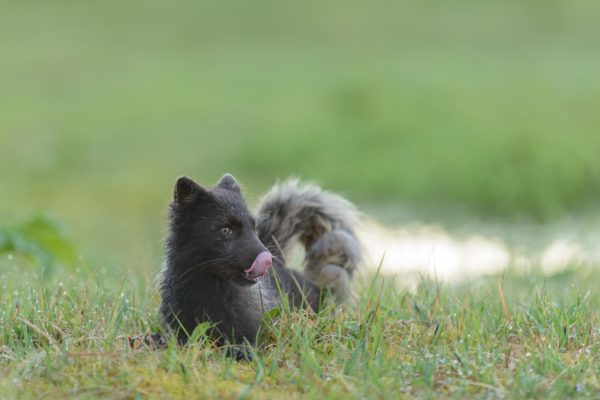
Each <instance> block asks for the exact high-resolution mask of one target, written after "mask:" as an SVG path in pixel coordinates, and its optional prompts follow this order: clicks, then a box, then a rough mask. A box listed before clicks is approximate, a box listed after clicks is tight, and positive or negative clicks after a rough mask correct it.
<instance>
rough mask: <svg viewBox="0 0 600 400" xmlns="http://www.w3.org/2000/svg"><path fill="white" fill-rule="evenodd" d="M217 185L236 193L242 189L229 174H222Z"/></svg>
mask: <svg viewBox="0 0 600 400" xmlns="http://www.w3.org/2000/svg"><path fill="white" fill-rule="evenodd" d="M217 186H218V187H221V188H223V189H227V190H232V191H234V192H238V193H241V191H242V189H241V188H240V184H239V183H238V182H237V181H236V180H235V178H234V177H233V175H231V174H225V175H223V177H222V178H221V180H220V181H219V183H218V184H217Z"/></svg>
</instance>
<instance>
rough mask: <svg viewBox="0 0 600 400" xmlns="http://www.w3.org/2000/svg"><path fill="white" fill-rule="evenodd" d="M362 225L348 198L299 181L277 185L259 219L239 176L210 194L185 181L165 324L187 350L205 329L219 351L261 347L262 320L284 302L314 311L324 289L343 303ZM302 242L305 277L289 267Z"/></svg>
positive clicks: (169, 260)
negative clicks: (230, 346) (287, 259)
mask: <svg viewBox="0 0 600 400" xmlns="http://www.w3.org/2000/svg"><path fill="white" fill-rule="evenodd" d="M357 219H358V218H357V212H356V209H355V207H354V206H353V205H352V204H351V203H350V202H348V201H347V200H345V199H344V198H342V197H340V196H338V195H335V194H331V193H328V192H325V191H323V190H321V189H320V188H319V187H317V186H315V185H311V184H301V183H299V182H298V181H297V180H288V181H286V182H284V183H282V184H278V185H276V186H274V187H273V188H272V189H271V190H270V191H269V192H268V193H267V194H266V195H265V196H264V197H263V199H262V200H261V201H260V204H259V207H258V213H257V216H256V217H254V216H253V215H252V213H251V212H250V211H249V210H248V207H247V206H246V202H245V200H244V198H243V196H242V191H241V188H240V185H239V184H238V182H237V181H236V180H235V178H234V177H233V176H231V175H225V176H223V178H221V179H220V181H219V182H218V183H217V185H216V186H214V187H211V188H205V187H202V186H200V185H198V184H197V183H196V182H194V181H193V180H191V179H190V178H188V177H181V178H179V179H177V182H176V183H175V190H174V198H173V202H172V203H171V205H170V230H169V235H168V238H167V241H166V246H167V256H166V264H165V268H164V270H163V273H162V279H161V284H160V292H161V296H162V304H161V314H162V317H163V318H164V320H165V322H166V323H167V324H168V325H169V327H170V328H171V329H173V331H175V332H176V333H177V337H178V340H179V342H180V343H186V342H187V340H188V336H189V334H191V332H192V331H193V330H194V328H195V327H196V326H197V325H198V324H199V323H202V322H206V321H208V322H210V323H211V326H212V328H211V330H210V334H211V335H212V337H213V338H214V339H215V340H216V341H217V342H218V343H219V344H242V343H245V342H249V343H255V340H256V337H257V332H258V330H259V328H260V325H261V323H262V320H263V318H262V316H263V313H264V312H266V311H268V310H270V309H272V308H274V307H277V306H278V305H279V304H281V302H282V296H285V297H287V301H288V302H289V304H290V305H291V306H292V307H309V308H311V309H313V310H315V311H318V310H319V308H320V306H321V299H322V296H321V292H322V290H323V289H330V290H331V291H333V293H334V294H335V297H336V299H337V300H342V299H343V298H344V297H345V296H346V294H347V292H348V285H349V283H350V279H351V277H352V274H353V272H354V270H355V269H356V267H357V264H358V263H359V260H360V256H361V252H360V245H359V242H358V240H357V239H356V235H355V232H354V229H355V225H356V222H357ZM295 243H300V244H301V245H302V246H303V247H304V249H305V259H304V265H303V267H304V270H303V273H301V272H298V271H295V270H291V269H288V268H287V267H286V265H285V263H284V258H285V254H286V252H287V251H289V249H290V248H291V247H292V246H293V245H294V244H295Z"/></svg>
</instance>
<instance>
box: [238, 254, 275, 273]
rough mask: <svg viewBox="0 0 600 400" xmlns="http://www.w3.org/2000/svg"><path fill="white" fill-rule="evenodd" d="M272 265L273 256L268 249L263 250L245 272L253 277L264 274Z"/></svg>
mask: <svg viewBox="0 0 600 400" xmlns="http://www.w3.org/2000/svg"><path fill="white" fill-rule="evenodd" d="M271 265H273V256H272V255H271V253H269V252H268V251H263V252H262V253H260V254H259V255H258V256H257V257H256V260H254V262H253V263H252V266H251V267H250V268H248V269H247V270H245V271H244V272H245V273H246V274H247V275H249V276H251V277H256V276H263V275H264V274H266V273H267V271H268V270H269V268H271Z"/></svg>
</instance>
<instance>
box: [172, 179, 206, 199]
mask: <svg viewBox="0 0 600 400" xmlns="http://www.w3.org/2000/svg"><path fill="white" fill-rule="evenodd" d="M204 191H205V190H204V189H203V188H202V187H201V186H200V185H198V184H197V183H196V182H194V181H193V180H192V179H191V178H188V177H187V176H181V177H179V178H177V181H176V182H175V189H174V190H173V199H174V200H175V202H176V203H179V204H181V203H189V202H190V200H192V199H194V198H195V197H196V196H197V194H198V193H200V192H204Z"/></svg>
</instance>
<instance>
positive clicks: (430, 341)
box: [0, 260, 600, 399]
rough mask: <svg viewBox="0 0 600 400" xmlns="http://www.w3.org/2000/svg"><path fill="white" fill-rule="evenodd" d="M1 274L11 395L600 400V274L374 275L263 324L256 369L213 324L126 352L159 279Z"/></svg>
mask: <svg viewBox="0 0 600 400" xmlns="http://www.w3.org/2000/svg"><path fill="white" fill-rule="evenodd" d="M12 261H13V262H14V261H15V260H12ZM1 279H2V282H3V290H2V293H1V294H0V300H1V301H0V304H2V306H1V307H2V308H1V309H0V321H1V325H0V376H1V378H0V397H3V398H20V399H22V398H62V397H77V398H97V397H102V398H275V397H276V398H318V399H321V398H402V397H405V398H412V397H414V396H419V397H422V398H439V397H440V396H444V397H446V396H448V397H452V398H464V397H465V396H475V397H492V398H497V397H505V398H524V397H528V398H532V397H533V398H535V397H544V398H565V397H577V396H587V397H597V396H600V359H599V354H600V353H599V349H600V325H599V324H598V313H597V310H598V309H599V306H600V296H599V295H598V292H597V290H595V288H596V287H597V285H598V283H599V282H600V275H599V274H598V272H597V270H596V269H585V268H573V269H569V270H566V271H563V272H561V273H560V274H557V275H554V276H550V277H544V276H543V275H541V274H538V273H537V272H536V271H535V270H534V269H533V270H530V271H528V272H517V271H509V272H506V273H504V274H502V275H501V276H491V277H487V278H483V279H479V280H477V281H472V282H463V283H460V284H453V285H449V284H441V283H439V282H438V283H436V282H435V281H430V280H425V279H423V280H422V281H421V283H420V284H419V285H418V288H417V289H416V291H415V290H408V289H406V288H405V287H404V286H403V285H402V281H403V278H402V277H401V276H397V277H395V278H394V279H392V278H391V277H389V276H386V277H377V276H373V275H371V276H365V277H362V278H359V279H358V280H357V281H356V282H355V284H356V285H355V287H354V290H355V298H354V299H351V300H349V301H348V303H347V304H345V305H344V307H343V308H342V309H333V308H330V309H327V310H324V311H323V312H321V313H319V314H318V315H314V314H311V313H307V312H291V313H290V312H289V311H288V310H281V312H280V313H279V314H278V315H275V314H274V315H271V316H265V321H267V322H266V324H265V331H264V333H263V336H262V341H263V347H262V348H260V349H255V351H254V354H253V360H252V361H250V362H237V361H234V360H232V359H231V358H227V357H226V356H225V354H224V352H223V351H222V350H221V349H219V348H216V347H215V346H214V345H213V344H212V343H211V342H210V340H208V339H207V338H206V337H205V336H204V328H205V327H202V328H199V329H197V330H196V331H195V332H194V334H193V335H194V338H195V339H194V343H192V344H190V345H189V346H186V347H178V346H177V345H176V344H175V343H174V342H172V341H171V342H169V343H168V346H167V347H166V348H165V349H162V350H154V349H151V348H147V347H145V346H141V347H138V348H131V347H130V345H129V342H128V337H129V336H134V335H139V334H144V333H148V332H160V331H161V327H160V322H159V319H158V314H157V306H158V298H157V294H156V291H155V290H154V289H153V285H152V283H151V282H150V281H148V282H146V283H145V284H138V285H135V284H133V282H134V281H136V280H137V279H136V278H133V277H130V276H127V275H123V276H122V277H121V278H120V279H116V278H115V277H112V276H111V274H110V273H109V272H107V271H106V270H104V271H102V269H95V270H92V271H84V270H83V269H80V270H78V271H73V272H63V273H58V274H55V276H54V278H52V279H47V280H46V283H43V284H42V283H40V282H41V280H42V279H41V277H40V274H39V273H36V272H29V273H27V272H24V271H23V270H21V269H19V268H14V269H9V271H8V272H4V273H3V274H2V276H1ZM133 287H135V289H132V288H133Z"/></svg>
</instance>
